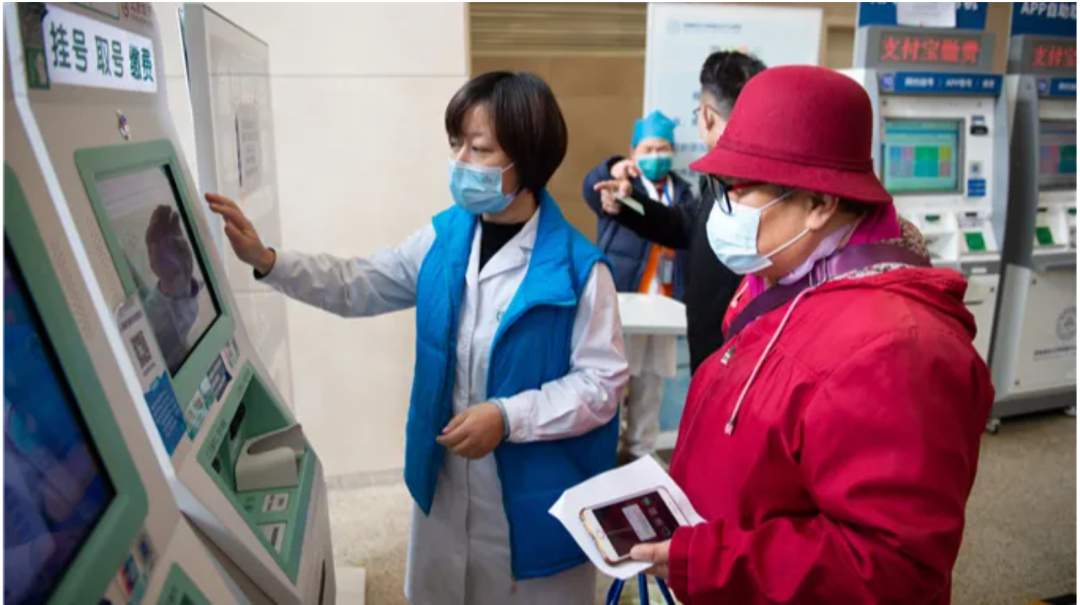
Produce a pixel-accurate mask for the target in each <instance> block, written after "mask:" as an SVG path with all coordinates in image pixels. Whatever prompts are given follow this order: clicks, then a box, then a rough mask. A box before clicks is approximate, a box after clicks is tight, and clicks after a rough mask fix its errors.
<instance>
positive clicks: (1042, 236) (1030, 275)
mask: <svg viewBox="0 0 1080 605" xmlns="http://www.w3.org/2000/svg"><path fill="white" fill-rule="evenodd" d="M1048 4H1052V5H1054V7H1055V8H1058V3H1042V4H1041V6H1039V5H1037V3H1014V5H1013V15H1012V25H1011V32H1012V34H1013V35H1012V37H1011V39H1010V43H1009V63H1008V77H1007V78H1006V91H1007V97H1008V104H1009V109H1010V115H1009V117H1010V131H1011V155H1010V158H1011V159H1010V169H1009V212H1008V216H1009V220H1008V227H1007V229H1006V231H1005V246H1004V253H1005V254H1004V260H1005V263H1004V264H1005V279H1004V281H1003V288H1002V291H1001V296H1000V298H999V299H998V322H997V327H996V330H995V332H994V347H993V350H992V352H991V357H990V369H991V375H992V377H993V380H994V388H995V391H996V394H997V399H996V401H995V403H994V411H993V413H992V416H991V423H990V427H989V428H990V429H991V430H996V428H997V427H998V425H999V420H1000V419H1001V418H1004V417H1008V416H1014V415H1018V414H1025V413H1030V412H1036V411H1040V410H1048V409H1061V408H1068V407H1071V406H1074V405H1075V404H1076V4H1075V3H1068V4H1067V5H1066V9H1069V10H1068V12H1066V11H1060V12H1059V11H1055V13H1054V14H1053V15H1051V14H1050V13H1049V11H1048V9H1047V6H1048ZM1062 15H1064V18H1063V17H1062Z"/></svg>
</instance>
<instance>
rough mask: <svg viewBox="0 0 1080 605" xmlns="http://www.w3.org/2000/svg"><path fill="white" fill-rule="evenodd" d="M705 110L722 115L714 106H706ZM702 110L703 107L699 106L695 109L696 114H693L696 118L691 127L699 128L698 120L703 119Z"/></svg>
mask: <svg viewBox="0 0 1080 605" xmlns="http://www.w3.org/2000/svg"><path fill="white" fill-rule="evenodd" d="M704 108H705V109H707V110H709V111H711V112H713V113H715V114H719V113H720V110H719V109H717V108H715V107H713V106H712V105H705V106H704ZM701 109H702V105H698V106H697V107H695V108H694V112H693V114H694V117H693V121H691V122H690V125H691V126H697V123H698V120H700V119H701Z"/></svg>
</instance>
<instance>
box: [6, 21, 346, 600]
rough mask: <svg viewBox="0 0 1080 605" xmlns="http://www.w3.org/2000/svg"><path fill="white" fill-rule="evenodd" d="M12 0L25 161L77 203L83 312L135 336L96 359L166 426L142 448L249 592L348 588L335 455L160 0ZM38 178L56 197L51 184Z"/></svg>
mask: <svg viewBox="0 0 1080 605" xmlns="http://www.w3.org/2000/svg"><path fill="white" fill-rule="evenodd" d="M4 10H5V40H6V43H7V48H8V59H9V60H8V63H7V64H6V65H5V67H9V68H10V69H11V72H12V73H11V83H12V85H13V87H14V88H15V90H16V91H17V95H16V98H15V101H16V103H17V105H18V107H19V108H20V109H19V112H18V114H17V116H12V119H17V120H18V122H17V125H21V127H22V128H23V129H24V131H25V132H26V133H27V135H28V138H29V147H30V148H31V149H33V156H34V158H36V161H37V163H38V166H37V167H34V166H33V165H31V164H30V163H29V162H28V163H27V166H26V167H24V168H21V169H20V172H19V177H20V178H22V175H23V174H26V175H34V174H42V175H44V182H45V184H46V187H45V189H47V191H48V193H49V195H50V196H51V203H53V204H56V205H63V206H65V207H66V210H62V211H58V214H59V216H60V217H61V218H60V220H61V222H63V223H64V229H65V230H66V231H64V232H63V235H61V234H60V233H59V232H57V233H54V234H52V237H53V238H60V237H66V238H67V242H70V244H68V243H65V244H64V245H57V246H56V247H52V246H50V250H49V252H50V259H51V261H52V264H53V265H54V266H55V267H56V270H57V273H58V274H59V275H60V276H61V278H60V279H61V281H62V282H65V283H66V282H67V281H68V279H69V278H67V277H65V276H67V275H71V274H73V272H75V271H76V269H78V270H79V271H81V272H82V274H83V277H84V278H85V281H86V284H87V288H88V289H89V290H90V292H91V293H90V294H87V295H85V296H84V298H82V299H79V298H76V297H75V296H73V295H72V294H71V293H70V292H69V293H68V297H69V304H71V307H72V309H73V311H74V315H75V316H76V317H77V318H80V317H83V316H85V315H87V314H88V313H89V312H90V309H92V308H93V307H90V306H88V303H86V302H85V301H86V300H88V298H87V297H89V298H92V299H94V300H98V299H100V307H101V308H103V309H106V310H107V312H108V313H110V314H113V318H112V319H113V321H114V322H115V325H114V327H113V328H112V329H113V330H114V331H115V330H119V335H120V336H119V339H120V342H122V343H123V348H124V349H125V351H124V354H123V355H119V354H118V353H119V351H118V350H117V349H116V348H115V347H113V348H112V349H106V348H104V347H101V348H99V349H98V350H96V351H95V362H98V363H101V364H106V365H108V364H110V363H115V364H119V365H120V366H123V367H124V368H125V369H124V372H125V373H126V376H127V378H128V379H127V381H126V382H125V384H126V387H127V390H124V389H121V387H120V386H117V385H114V384H112V383H113V382H114V381H119V380H120V379H121V378H122V377H123V376H124V375H125V374H121V373H120V372H119V371H117V372H114V373H111V374H110V373H100V374H99V377H100V379H101V380H102V381H103V382H104V383H105V384H104V385H103V386H104V388H105V390H106V392H113V390H114V389H115V392H116V393H121V392H122V393H124V394H126V397H120V396H119V395H117V396H116V397H115V398H114V397H110V404H112V405H115V406H126V407H125V411H124V413H123V414H125V415H128V416H131V417H134V418H140V419H142V420H143V421H145V422H144V423H143V430H144V431H146V432H148V433H150V434H151V436H152V437H153V438H154V439H155V440H156V442H157V443H158V446H157V447H155V448H154V451H153V452H152V453H150V452H146V453H143V455H142V456H141V457H142V461H141V462H140V463H145V462H147V461H154V463H156V464H158V465H159V467H160V469H161V470H163V471H164V474H165V476H166V477H167V478H168V479H169V484H170V485H169V487H170V488H171V493H172V496H173V498H174V499H175V502H176V503H177V504H178V505H179V508H180V510H181V511H182V512H183V513H184V514H185V515H186V516H187V518H188V519H190V520H191V522H192V523H193V524H194V525H195V526H196V527H197V529H198V535H199V536H200V537H202V538H203V542H204V544H205V545H206V548H207V549H209V550H210V551H211V552H212V553H215V554H216V555H217V559H218V560H219V561H220V563H221V566H222V567H223V568H224V569H225V571H226V572H227V574H228V575H229V577H230V578H231V579H232V580H233V581H234V582H235V584H236V585H237V586H238V587H239V589H240V590H241V591H242V593H243V597H242V598H244V599H246V600H249V601H251V602H256V603H261V602H274V603H284V604H290V605H299V604H301V603H304V604H309V603H313V604H321V603H333V602H334V600H335V597H336V591H335V580H334V566H333V560H332V552H331V548H330V536H329V516H328V511H327V496H326V486H325V482H324V480H323V471H322V466H321V464H320V462H319V458H318V456H317V455H316V454H315V451H314V449H313V448H312V447H311V445H310V444H309V443H308V442H307V440H306V439H305V438H304V434H303V431H302V429H301V428H300V426H299V425H298V424H297V423H296V421H295V419H294V418H293V416H292V414H291V413H290V411H289V409H290V408H291V407H292V406H288V405H287V404H286V402H287V399H286V398H285V397H284V396H283V395H282V394H281V392H280V391H279V390H278V388H277V387H276V385H275V384H274V382H273V381H272V380H270V379H269V374H268V372H267V370H266V368H265V366H264V365H263V363H262V361H261V360H260V358H259V356H258V354H257V353H256V351H257V349H256V348H255V347H254V346H253V344H252V342H251V339H250V338H249V337H248V333H247V331H246V330H245V328H244V322H243V321H242V318H241V316H240V313H239V312H238V308H239V307H238V305H237V302H236V299H235V297H234V296H233V292H232V289H231V288H230V286H229V283H228V281H227V280H226V273H225V270H224V268H223V266H222V263H221V258H220V255H219V254H218V252H217V251H216V248H215V245H214V242H213V238H212V235H211V231H210V230H209V227H208V225H207V222H206V217H205V213H204V212H203V211H202V210H201V209H200V208H201V204H203V203H204V202H203V201H202V200H201V199H200V198H199V197H198V194H197V191H198V189H197V188H196V187H195V185H194V180H193V179H192V177H191V173H190V171H189V169H188V166H187V163H186V162H185V161H184V159H183V156H182V153H181V151H180V145H179V142H178V140H177V135H176V131H175V128H174V125H173V121H172V117H171V114H170V112H169V106H168V103H167V99H166V90H165V81H164V75H163V74H164V72H163V70H161V69H160V61H159V60H160V58H161V52H162V51H161V48H162V46H161V40H160V37H159V35H158V28H157V25H156V23H155V17H154V11H153V9H152V7H151V6H150V5H149V4H143V3H115V4H107V3H106V4H84V5H76V4H53V3H44V4H21V5H17V6H16V5H14V4H8V5H5V7H4ZM9 90H10V88H9ZM6 105H7V104H6ZM5 115H7V114H5ZM9 153H10V149H9ZM45 165H49V169H47V170H46V169H44V168H43V166H45ZM24 187H27V186H26V185H25V184H24ZM27 194H28V199H30V200H31V204H32V205H33V204H39V203H42V202H38V201H37V200H39V199H42V198H40V194H39V193H37V190H35V193H30V192H29V191H28V192H27ZM64 217H66V218H64ZM97 356H101V357H103V358H104V357H106V356H107V357H108V358H105V359H102V360H98V359H96V357H97ZM132 375H134V376H136V378H137V380H138V384H137V385H134V384H132V383H131V380H130V378H131V376H132ZM130 389H135V390H136V392H138V393H139V396H138V397H137V398H135V399H133V398H132V397H131V393H130V392H129V391H130ZM200 586H201V584H200ZM80 596H85V595H80ZM210 601H211V602H214V603H217V602H229V601H228V600H227V599H225V598H221V599H218V598H211V599H210ZM66 602H74V601H66Z"/></svg>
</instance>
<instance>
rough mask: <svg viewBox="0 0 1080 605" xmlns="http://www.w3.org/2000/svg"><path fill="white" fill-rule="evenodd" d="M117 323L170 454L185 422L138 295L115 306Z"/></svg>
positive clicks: (182, 433) (147, 403) (184, 426)
mask: <svg viewBox="0 0 1080 605" xmlns="http://www.w3.org/2000/svg"><path fill="white" fill-rule="evenodd" d="M116 324H117V326H119V328H120V336H121V338H123V339H124V347H125V348H126V349H127V353H128V357H129V358H130V359H131V364H132V365H133V366H134V367H135V373H136V374H138V376H139V385H140V386H141V387H142V392H143V396H144V397H145V398H146V405H147V406H149V408H150V416H151V417H152V418H153V419H154V425H155V426H157V429H158V433H160V434H161V440H162V441H163V442H164V443H165V451H167V452H168V453H169V455H170V456H171V455H172V453H173V452H174V451H175V450H176V446H177V444H179V443H180V440H181V439H183V438H184V432H185V431H186V430H187V423H186V422H185V421H184V413H183V411H181V409H180V401H179V400H177V398H176V393H175V392H173V388H172V383H171V382H170V381H169V375H168V372H166V370H165V361H164V360H163V359H162V357H161V349H160V348H159V347H158V345H157V340H156V339H155V338H154V333H153V331H152V330H151V329H150V322H149V321H147V319H146V313H145V312H144V311H143V308H142V305H141V304H140V303H139V300H138V295H137V294H135V295H132V296H131V297H129V298H128V300H127V301H126V302H125V303H124V304H122V305H120V308H119V309H117V311H116Z"/></svg>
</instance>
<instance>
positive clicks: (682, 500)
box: [548, 456, 705, 580]
mask: <svg viewBox="0 0 1080 605" xmlns="http://www.w3.org/2000/svg"><path fill="white" fill-rule="evenodd" d="M659 487H663V488H666V489H667V491H668V493H669V494H671V497H672V498H673V499H674V500H675V504H676V505H677V506H678V507H679V510H680V511H681V512H682V514H683V515H684V516H685V517H686V520H687V521H689V522H690V525H697V524H698V523H704V522H705V520H704V519H702V518H701V515H699V514H697V511H695V510H694V507H693V505H691V504H690V500H689V499H688V498H687V497H686V494H685V493H683V491H682V489H680V488H679V486H678V485H676V484H675V481H673V480H672V479H671V477H670V476H668V474H667V473H666V472H665V471H664V469H663V467H661V466H660V464H659V463H658V462H657V461H656V460H654V459H653V458H652V457H650V456H646V457H644V458H641V459H640V460H638V461H637V462H634V463H632V464H628V465H626V466H624V467H621V468H617V469H615V470H613V471H608V472H606V473H604V474H602V475H597V476H595V477H593V478H592V479H589V480H588V481H586V482H584V483H581V484H579V485H576V486H574V487H571V488H570V489H568V490H566V491H565V492H564V493H563V495H562V496H561V497H560V498H559V499H558V500H557V501H556V502H555V504H553V505H552V507H551V508H550V509H549V510H548V513H549V514H551V516H553V517H555V518H556V519H558V520H559V522H561V523H562V524H563V527H565V528H566V530H567V531H569V532H570V535H571V536H573V537H574V541H575V542H577V544H578V546H580V547H581V550H583V551H585V554H586V555H588V556H589V560H590V561H592V563H593V565H595V566H596V568H597V569H599V570H600V571H602V572H604V573H605V574H607V575H609V576H611V577H613V578H619V579H620V580H626V579H629V578H632V577H634V576H636V575H637V574H639V573H641V572H643V571H645V570H646V569H648V568H649V567H650V564H649V563H646V562H639V561H626V562H624V563H620V564H618V565H609V564H608V562H607V561H604V557H603V556H602V555H601V554H600V551H599V550H598V549H597V548H596V542H594V541H593V539H592V536H590V535H589V530H587V529H585V524H584V523H582V521H581V511H582V510H584V509H586V508H588V507H590V506H596V505H598V504H604V503H605V502H611V501H612V500H618V499H619V498H625V497H628V496H633V495H634V494H640V493H641V492H644V491H648V490H650V489H656V488H659Z"/></svg>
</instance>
